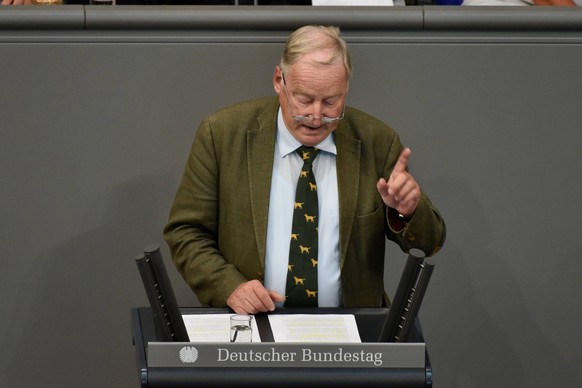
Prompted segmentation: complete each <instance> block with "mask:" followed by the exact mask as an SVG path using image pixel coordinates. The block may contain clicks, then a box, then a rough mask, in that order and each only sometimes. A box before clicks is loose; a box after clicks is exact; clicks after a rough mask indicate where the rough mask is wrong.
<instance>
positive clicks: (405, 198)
mask: <svg viewBox="0 0 582 388" xmlns="http://www.w3.org/2000/svg"><path fill="white" fill-rule="evenodd" d="M411 154H412V151H411V150H410V148H405V149H404V150H403V151H402V153H401V154H400V156H399V157H398V160H397V161H396V164H395V165H394V169H393V170H392V173H391V174H390V177H389V178H388V181H386V180H385V179H384V178H380V180H379V181H378V183H377V185H376V187H377V188H378V192H379V193H380V195H381V196H382V200H383V201H384V203H385V204H386V205H388V206H389V207H391V208H393V209H395V210H396V211H397V212H398V213H400V214H402V215H403V216H406V217H409V216H412V215H413V214H414V212H415V211H416V207H417V206H418V202H419V201H420V187H419V186H418V183H416V180H415V179H414V178H413V177H412V175H410V174H409V173H408V159H409V158H410V155H411Z"/></svg>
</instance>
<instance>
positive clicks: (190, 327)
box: [182, 314, 261, 342]
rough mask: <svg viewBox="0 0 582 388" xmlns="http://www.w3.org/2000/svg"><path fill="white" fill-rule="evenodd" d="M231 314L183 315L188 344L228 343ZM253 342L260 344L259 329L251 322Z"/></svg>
mask: <svg viewBox="0 0 582 388" xmlns="http://www.w3.org/2000/svg"><path fill="white" fill-rule="evenodd" d="M231 315H232V314H184V315H182V319H183V320H184V326H186V331H187V332H188V337H189V338H190V342H230V317H231ZM252 327H253V342H261V336H260V334H259V328H258V327H257V322H256V321H255V319H253V321H252Z"/></svg>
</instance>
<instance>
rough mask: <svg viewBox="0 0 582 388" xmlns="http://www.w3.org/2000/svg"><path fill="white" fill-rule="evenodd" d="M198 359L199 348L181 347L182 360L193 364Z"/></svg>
mask: <svg viewBox="0 0 582 388" xmlns="http://www.w3.org/2000/svg"><path fill="white" fill-rule="evenodd" d="M197 359H198V349H196V348H195V347H194V346H184V347H183V348H182V349H180V360H182V362H183V363H185V364H191V363H194V362H196V360H197Z"/></svg>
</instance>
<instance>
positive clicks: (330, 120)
mask: <svg viewBox="0 0 582 388" xmlns="http://www.w3.org/2000/svg"><path fill="white" fill-rule="evenodd" d="M281 76H282V78H283V88H285V96H286V97H287V105H288V106H289V111H291V110H292V109H291V99H290V98H289V93H288V92H287V81H286V80H285V73H283V72H282V73H281ZM345 113H346V104H345V103H344V106H343V108H342V114H341V115H340V116H336V117H327V116H325V115H322V116H321V117H314V116H313V115H307V116H300V115H295V114H293V113H291V117H292V118H293V120H295V121H298V122H300V123H303V122H307V121H313V120H316V119H320V120H321V121H323V122H324V123H325V124H332V123H336V122H338V121H340V120H342V119H343V118H344V115H345Z"/></svg>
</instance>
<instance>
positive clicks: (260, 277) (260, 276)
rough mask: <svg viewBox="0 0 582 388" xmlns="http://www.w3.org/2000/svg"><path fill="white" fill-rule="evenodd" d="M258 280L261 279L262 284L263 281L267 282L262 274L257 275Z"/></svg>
mask: <svg viewBox="0 0 582 388" xmlns="http://www.w3.org/2000/svg"><path fill="white" fill-rule="evenodd" d="M257 279H259V280H260V281H261V282H262V281H263V280H265V275H263V274H262V273H261V272H259V273H257Z"/></svg>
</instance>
